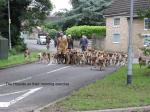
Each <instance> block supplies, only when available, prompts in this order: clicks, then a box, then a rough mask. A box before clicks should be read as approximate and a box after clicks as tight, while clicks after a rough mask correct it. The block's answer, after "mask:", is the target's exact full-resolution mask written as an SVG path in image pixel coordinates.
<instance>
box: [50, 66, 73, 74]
mask: <svg viewBox="0 0 150 112" xmlns="http://www.w3.org/2000/svg"><path fill="white" fill-rule="evenodd" d="M69 67H70V66H66V67H62V68H59V69H56V70H52V71H50V72H47V74H50V73H54V72H57V71H60V70H63V69H66V68H69Z"/></svg>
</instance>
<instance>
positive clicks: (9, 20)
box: [8, 0, 11, 49]
mask: <svg viewBox="0 0 150 112" xmlns="http://www.w3.org/2000/svg"><path fill="white" fill-rule="evenodd" d="M8 24H9V28H8V31H9V49H11V30H10V24H11V19H10V0H8Z"/></svg>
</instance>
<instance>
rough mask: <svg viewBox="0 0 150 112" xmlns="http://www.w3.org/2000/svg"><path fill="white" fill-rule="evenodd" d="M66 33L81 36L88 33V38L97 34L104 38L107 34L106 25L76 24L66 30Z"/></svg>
mask: <svg viewBox="0 0 150 112" xmlns="http://www.w3.org/2000/svg"><path fill="white" fill-rule="evenodd" d="M66 34H67V35H68V34H71V35H72V36H73V37H78V38H79V37H81V36H82V35H86V36H87V37H88V38H90V37H92V35H93V34H95V35H96V36H97V37H100V38H104V37H105V35H106V27H105V26H86V25H84V26H74V27H71V28H68V29H67V30H66Z"/></svg>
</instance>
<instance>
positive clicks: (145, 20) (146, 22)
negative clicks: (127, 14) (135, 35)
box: [144, 18, 150, 30]
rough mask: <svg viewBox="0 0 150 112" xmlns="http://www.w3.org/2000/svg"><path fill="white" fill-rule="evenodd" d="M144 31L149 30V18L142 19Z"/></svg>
mask: <svg viewBox="0 0 150 112" xmlns="http://www.w3.org/2000/svg"><path fill="white" fill-rule="evenodd" d="M144 29H145V30H149V29H150V18H145V19H144Z"/></svg>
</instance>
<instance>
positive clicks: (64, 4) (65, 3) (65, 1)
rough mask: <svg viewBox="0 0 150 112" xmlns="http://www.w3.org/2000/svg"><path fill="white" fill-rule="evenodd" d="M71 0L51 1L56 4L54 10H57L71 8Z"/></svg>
mask: <svg viewBox="0 0 150 112" xmlns="http://www.w3.org/2000/svg"><path fill="white" fill-rule="evenodd" d="M69 1H70V0H51V2H52V3H53V5H54V9H53V12H55V11H59V10H61V9H64V8H66V9H70V8H71V4H70V3H69Z"/></svg>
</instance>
